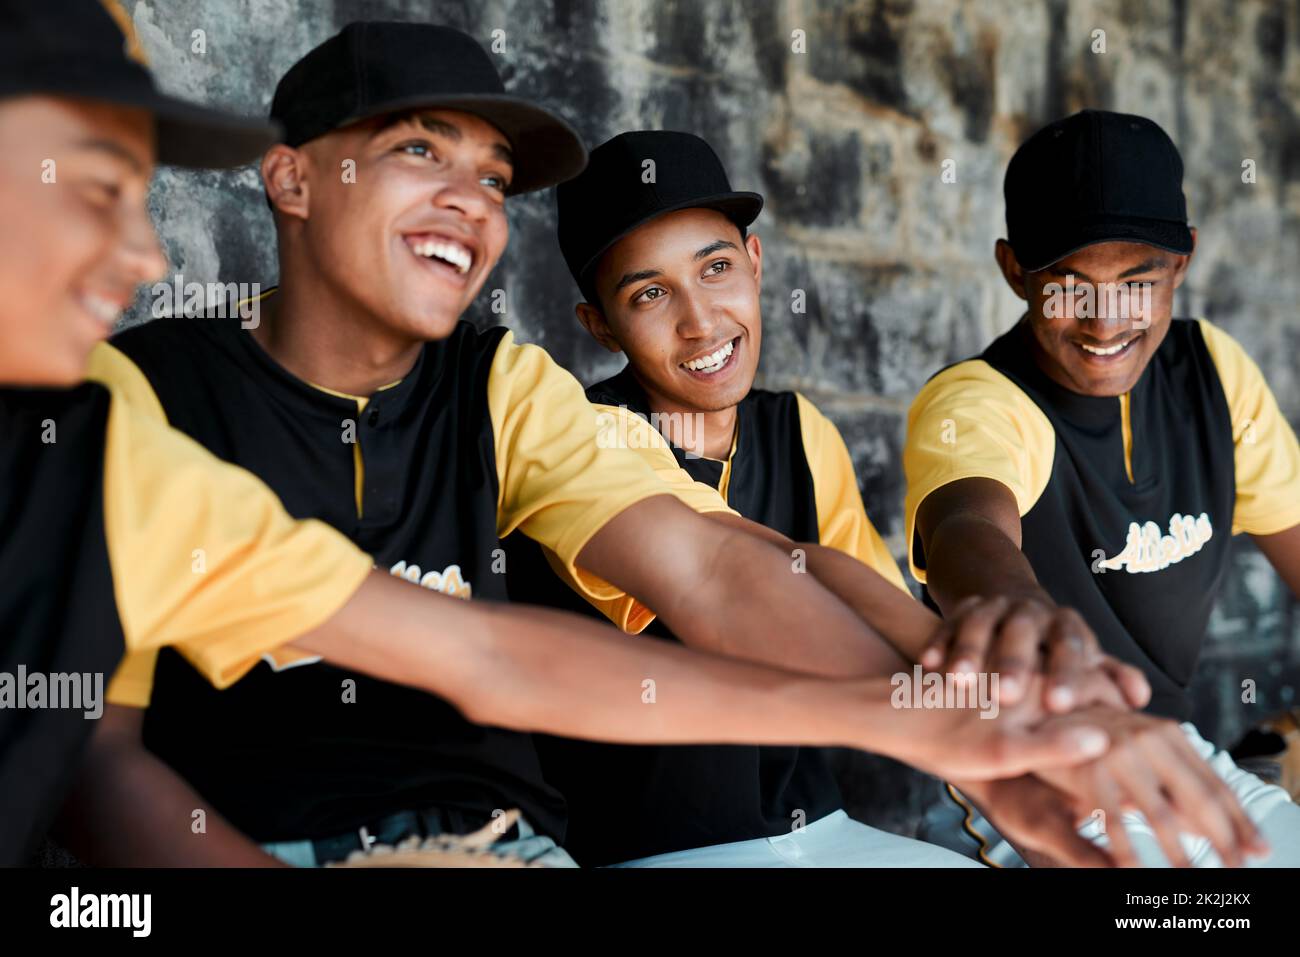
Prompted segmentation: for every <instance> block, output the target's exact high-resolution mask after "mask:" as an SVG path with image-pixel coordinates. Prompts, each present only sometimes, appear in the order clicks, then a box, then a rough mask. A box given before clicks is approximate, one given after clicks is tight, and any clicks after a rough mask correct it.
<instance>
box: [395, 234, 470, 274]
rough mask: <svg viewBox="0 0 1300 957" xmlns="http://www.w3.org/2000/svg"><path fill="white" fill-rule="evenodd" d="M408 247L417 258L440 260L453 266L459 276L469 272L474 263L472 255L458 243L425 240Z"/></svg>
mask: <svg viewBox="0 0 1300 957" xmlns="http://www.w3.org/2000/svg"><path fill="white" fill-rule="evenodd" d="M409 245H410V247H411V251H412V252H414V253H415V254H416V255H417V256H423V257H424V258H425V259H432V258H437V259H441V260H442V261H443V262H446V263H450V264H451V265H453V266H455V267H456V271H457V272H459V273H460V274H461V275H464V274H465V273H467V272H469V267H470V266H471V265H472V264H473V262H474V254H473V253H471V252H470V251H469V250H468V249H466V248H465V247H464V246H462V245H460V243H449V242H444V241H442V240H437V239H426V240H424V241H423V242H414V243H410V244H409Z"/></svg>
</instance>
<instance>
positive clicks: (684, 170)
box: [555, 130, 763, 299]
mask: <svg viewBox="0 0 1300 957" xmlns="http://www.w3.org/2000/svg"><path fill="white" fill-rule="evenodd" d="M647 160H653V161H654V165H653V167H650V166H647V164H646V161H647ZM651 169H653V171H654V175H653V177H648V176H647V175H646V174H647V172H648V171H649V170H651ZM647 178H649V179H651V180H652V181H651V182H646V180H647ZM555 198H556V210H557V214H558V215H557V220H558V227H557V228H558V231H559V240H560V251H561V252H562V253H563V254H564V261H565V262H566V263H568V266H569V272H571V273H573V278H574V280H575V281H576V282H577V283H578V287H579V288H580V289H582V291H583V294H584V295H585V296H587V297H588V299H591V297H592V296H593V295H594V291H593V289H592V287H591V279H592V274H593V273H594V272H595V269H596V265H597V264H598V263H599V262H600V258H601V257H602V256H603V255H605V253H607V252H609V250H610V248H611V247H613V246H614V244H615V243H617V242H618V241H619V240H620V239H622V238H623V237H624V236H626V235H627V234H628V233H630V232H632V230H634V229H636V228H637V227H639V226H642V225H644V224H645V223H647V222H649V221H650V220H652V219H654V218H655V217H657V216H662V215H663V214H664V213H671V212H676V211H677V210H680V209H695V208H703V209H716V210H717V211H718V212H720V213H722V214H723V215H725V216H726V217H727V218H728V219H730V220H731V221H732V222H733V223H735V224H736V226H737V227H739V228H740V230H741V231H742V232H743V231H744V230H745V229H746V228H747V227H748V226H749V224H750V223H752V222H753V221H754V220H755V219H757V218H758V214H759V212H761V211H762V209H763V197H762V196H760V195H759V194H758V193H745V192H737V191H735V190H733V189H732V188H731V183H730V181H729V180H728V179H727V171H726V170H725V169H723V167H722V161H721V160H720V159H718V154H717V153H715V152H713V147H711V146H709V144H708V143H706V142H705V141H704V140H702V139H700V137H698V136H695V135H694V134H692V133H679V132H674V131H672V130H635V131H632V132H628V133H620V134H619V135H618V136H615V137H614V138H613V139H611V140H607V141H606V142H604V143H602V144H600V145H599V146H597V147H596V148H595V149H594V150H592V151H591V160H590V162H589V163H588V164H587V168H586V169H585V170H584V171H583V173H582V175H580V176H578V177H576V178H575V179H572V180H570V181H569V182H567V183H562V184H561V185H560V187H559V189H557V190H556V191H555Z"/></svg>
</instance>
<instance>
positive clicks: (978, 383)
mask: <svg viewBox="0 0 1300 957" xmlns="http://www.w3.org/2000/svg"><path fill="white" fill-rule="evenodd" d="M1055 453H1056V434H1055V432H1054V430H1053V429H1052V424H1051V422H1050V421H1048V419H1047V416H1046V415H1044V414H1043V411H1042V410H1041V409H1039V408H1038V406H1036V405H1035V404H1034V403H1033V401H1032V400H1031V399H1030V398H1029V397H1028V396H1027V395H1025V394H1024V393H1023V392H1022V391H1021V390H1020V389H1019V387H1017V386H1016V385H1015V383H1013V382H1012V381H1011V380H1010V379H1008V378H1007V377H1006V376H1004V375H1002V373H1000V372H998V371H997V370H995V369H994V368H993V367H992V366H990V365H989V364H988V363H987V362H985V361H983V360H982V359H972V360H969V361H967V362H960V363H958V364H957V365H955V366H952V367H951V368H948V369H945V370H944V371H943V372H940V373H939V374H938V375H936V376H935V377H934V378H933V379H931V380H930V381H929V382H928V383H926V385H925V387H924V388H923V389H921V391H920V392H919V393H918V394H917V396H916V398H915V399H914V400H913V402H912V408H911V410H910V411H909V412H908V416H907V441H906V444H905V445H904V448H903V471H904V472H905V473H906V478H907V496H906V499H905V501H904V503H903V518H904V526H903V527H904V534H906V536H907V555H908V565H909V567H910V569H911V572H912V574H913V575H914V576H915V577H916V580H917V581H919V582H922V583H924V582H925V556H924V554H922V549H921V545H920V542H919V540H918V536H917V533H916V513H917V510H918V509H919V508H920V507H921V503H922V502H924V501H925V499H926V497H927V496H928V495H929V494H930V493H931V492H934V491H935V490H936V489H939V488H942V487H943V486H945V485H947V484H949V483H950V482H956V481H958V480H960V479H966V478H987V479H992V480H994V481H996V482H1001V483H1002V484H1003V485H1005V486H1006V487H1007V488H1008V489H1010V490H1011V493H1012V494H1013V495H1014V496H1015V498H1016V505H1017V508H1018V509H1019V511H1020V514H1021V515H1022V516H1023V515H1024V514H1025V513H1027V512H1028V511H1029V510H1030V509H1031V508H1033V506H1034V503H1035V502H1037V501H1038V498H1039V496H1040V495H1042V494H1043V489H1045V488H1046V487H1047V481H1048V479H1049V478H1050V477H1051V474H1052V461H1053V458H1054V457H1055Z"/></svg>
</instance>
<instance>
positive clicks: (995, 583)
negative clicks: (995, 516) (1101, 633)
mask: <svg viewBox="0 0 1300 957" xmlns="http://www.w3.org/2000/svg"><path fill="white" fill-rule="evenodd" d="M925 558H926V587H927V588H928V589H929V592H930V595H931V597H933V598H934V600H935V603H936V604H937V605H938V606H939V607H940V609H942V610H943V611H944V613H945V614H947V613H949V612H950V611H951V609H952V608H953V607H954V606H955V605H956V604H957V603H958V602H960V601H961V600H962V599H963V598H966V597H967V596H969V595H980V596H990V595H1006V596H1008V597H1013V598H1030V597H1032V598H1038V599H1040V600H1042V601H1045V602H1047V603H1048V604H1055V602H1053V601H1052V598H1051V596H1049V595H1048V594H1047V592H1046V591H1044V589H1043V587H1042V586H1041V585H1040V584H1039V583H1038V577H1037V576H1036V575H1035V574H1034V569H1033V567H1032V566H1031V565H1030V564H1029V560H1028V559H1027V558H1025V554H1024V552H1022V551H1021V550H1020V546H1019V545H1018V544H1017V543H1016V542H1014V541H1012V540H1011V539H1010V538H1008V537H1007V534H1006V533H1005V532H1003V531H1002V529H1000V528H999V527H998V526H997V525H996V524H994V523H993V522H992V521H989V520H988V519H986V518H984V517H982V516H980V515H977V514H974V513H957V514H953V515H950V516H948V517H946V518H944V519H943V521H941V522H940V523H939V524H938V525H937V526H936V527H935V529H934V532H933V534H932V535H931V536H930V541H929V544H928V545H927V547H926V550H925Z"/></svg>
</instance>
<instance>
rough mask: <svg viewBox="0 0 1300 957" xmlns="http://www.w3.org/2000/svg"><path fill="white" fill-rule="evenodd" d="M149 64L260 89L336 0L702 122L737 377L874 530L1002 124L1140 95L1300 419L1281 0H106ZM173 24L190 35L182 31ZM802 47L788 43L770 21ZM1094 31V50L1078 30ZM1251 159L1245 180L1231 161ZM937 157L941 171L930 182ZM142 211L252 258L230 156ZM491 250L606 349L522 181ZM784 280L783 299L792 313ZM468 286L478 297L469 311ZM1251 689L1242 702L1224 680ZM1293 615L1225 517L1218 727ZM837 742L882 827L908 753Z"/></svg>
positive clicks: (906, 810)
mask: <svg viewBox="0 0 1300 957" xmlns="http://www.w3.org/2000/svg"><path fill="white" fill-rule="evenodd" d="M127 6H128V8H131V9H133V11H134V17H135V23H136V26H137V28H138V31H139V33H140V36H141V39H142V41H143V43H144V46H145V48H146V49H147V51H148V52H149V54H150V56H151V58H152V60H153V63H154V65H155V67H156V69H157V71H158V73H159V75H160V77H161V81H162V83H163V84H164V85H165V86H167V87H169V88H171V89H173V90H176V91H179V92H182V93H185V94H188V95H190V96H192V97H196V98H199V99H203V100H208V101H212V102H217V103H222V104H225V105H228V106H232V107H237V108H241V109H243V110H244V111H247V112H253V113H260V112H264V111H265V109H266V108H267V105H268V104H269V101H270V97H271V92H272V89H273V87H274V84H275V81H276V79H277V78H278V77H279V75H280V74H281V73H282V72H283V71H284V70H285V69H286V68H287V67H288V66H289V65H290V64H291V63H292V62H293V61H294V60H295V59H296V58H297V57H298V56H300V55H301V54H302V53H303V52H304V51H306V50H307V49H308V48H309V47H311V46H312V45H314V44H315V43H318V42H319V41H321V40H323V39H325V38H326V37H327V36H329V35H330V34H332V33H334V32H335V31H336V30H337V29H338V28H339V27H340V26H341V25H342V24H343V23H345V22H347V21H349V20H353V19H359V18H391V19H423V20H432V21H437V22H444V23H448V24H451V25H454V26H458V27H460V28H462V29H464V30H467V31H468V32H470V33H472V34H473V35H475V36H476V37H478V38H479V39H480V40H482V41H483V42H485V43H487V42H489V41H490V39H491V36H492V31H494V30H498V29H499V30H504V31H505V34H504V35H505V41H506V43H505V51H504V53H503V54H501V55H500V63H501V69H502V70H503V72H504V74H505V76H506V79H507V83H509V84H511V85H512V86H513V87H514V88H515V89H517V90H526V91H528V92H530V93H532V94H534V95H536V96H538V97H539V98H541V99H543V100H544V101H546V102H548V103H549V104H551V105H553V106H554V107H556V108H557V109H559V111H560V112H561V113H563V114H564V115H565V116H566V117H567V118H569V119H570V121H572V122H573V123H574V124H575V126H577V128H578V129H579V130H581V131H582V133H583V134H584V135H585V136H586V137H587V139H588V141H589V142H591V143H593V144H594V143H596V142H599V141H601V140H603V139H605V138H606V137H608V136H611V135H613V134H615V133H617V132H619V131H621V130H625V129H629V128H643V127H667V128H675V129H684V130H690V131H694V132H697V133H700V134H703V135H705V136H707V137H708V138H709V139H710V141H711V142H712V143H713V145H714V146H715V148H716V149H717V150H718V152H719V154H720V155H721V156H722V158H723V160H724V162H725V163H726V164H727V165H728V168H729V170H730V173H731V177H732V181H733V182H734V183H735V184H736V186H737V187H738V188H742V189H746V188H747V189H756V190H758V191H760V192H762V193H764V194H765V195H766V197H767V200H768V205H767V208H766V210H765V211H764V213H763V215H762V217H761V218H760V220H759V221H758V223H757V226H756V228H757V230H758V231H759V233H760V234H761V236H762V238H763V241H764V243H765V244H766V248H767V274H766V276H765V302H764V305H765V319H766V327H765V338H766V342H765V345H766V348H765V350H764V355H763V364H762V378H763V384H765V385H767V386H769V387H774V388H798V389H801V390H803V391H804V392H805V393H806V394H807V395H809V397H810V398H812V399H813V400H814V401H815V402H817V403H819V404H820V405H821V406H822V407H823V408H824V409H825V410H826V411H827V413H828V414H830V415H831V416H832V418H833V419H834V420H835V421H836V422H837V423H838V424H839V425H840V427H841V428H842V429H843V431H844V434H845V437H846V439H847V440H848V443H849V446H850V448H851V450H852V452H853V456H854V460H855V462H856V464H857V466H858V469H859V478H860V480H861V482H862V485H863V487H864V494H865V497H866V501H867V506H868V510H869V513H870V514H871V515H872V517H873V519H874V520H875V521H876V523H877V525H878V526H879V527H880V529H881V531H882V532H883V533H884V534H885V535H886V536H888V537H889V540H890V542H891V543H892V544H893V546H894V548H895V551H896V553H897V554H899V555H901V553H902V545H903V543H902V522H901V503H902V495H903V490H902V478H901V469H900V461H899V456H900V449H901V443H902V438H903V426H904V418H905V414H906V409H907V406H908V403H909V400H910V399H911V397H912V396H913V395H914V394H915V392H916V390H917V389H918V388H919V387H920V385H921V384H922V383H923V382H924V381H925V380H926V378H927V377H929V376H930V375H931V374H932V373H933V372H935V371H936V370H937V369H939V368H940V367H942V366H943V365H945V364H947V363H949V362H952V361H955V360H957V359H961V358H964V357H966V356H968V355H970V354H972V353H973V352H976V351H978V350H979V349H980V348H981V347H982V345H983V344H984V343H985V342H986V341H988V340H989V339H990V338H991V337H992V336H993V335H994V334H996V333H997V332H999V331H1001V330H1003V329H1005V328H1007V327H1009V326H1010V324H1011V323H1013V322H1014V321H1015V319H1016V318H1017V316H1018V315H1019V312H1018V309H1017V304H1016V301H1015V300H1014V298H1013V297H1012V296H1011V294H1010V292H1009V291H1008V290H1007V289H1006V288H1005V286H1004V285H1003V283H1002V280H1001V278H1000V276H999V274H998V273H997V270H996V267H995V265H994V262H993V258H992V248H993V242H994V240H995V239H996V238H997V237H998V236H1000V235H1002V232H1003V220H1002V214H1003V209H1002V200H1001V179H1002V173H1003V170H1004V168H1005V164H1006V162H1007V160H1008V158H1009V157H1010V155H1011V152H1012V150H1013V149H1014V148H1015V146H1016V144H1017V143H1018V142H1019V141H1020V140H1021V139H1022V138H1023V137H1024V136H1026V135H1027V134H1028V133H1030V132H1031V131H1033V130H1034V129H1036V128H1037V127H1038V126H1040V125H1042V124H1043V123H1045V122H1047V121H1048V120H1051V119H1053V118H1055V117H1057V116H1060V115H1063V114H1066V113H1068V112H1072V111H1074V110H1076V109H1079V108H1082V107H1087V106H1092V107H1102V108H1110V109H1116V110H1122V111H1127V112H1135V113H1142V114H1145V115H1147V116H1150V117H1152V118H1154V119H1155V120H1157V121H1158V122H1160V123H1161V124H1162V125H1164V127H1165V128H1166V129H1167V130H1168V131H1169V132H1170V133H1171V134H1172V135H1173V137H1174V139H1175V141H1176V142H1178V144H1179V145H1180V147H1181V149H1182V152H1183V156H1184V159H1185V162H1186V166H1187V184H1186V191H1187V195H1188V201H1189V205H1190V209H1191V213H1192V217H1193V220H1194V222H1195V224H1196V225H1197V226H1199V228H1200V246H1199V250H1198V253H1197V260H1196V263H1195V265H1194V267H1193V270H1192V274H1191V279H1190V281H1189V283H1188V285H1187V287H1186V288H1185V290H1184V291H1183V292H1182V294H1181V295H1180V297H1179V307H1180V309H1179V311H1180V312H1181V313H1183V314H1192V315H1204V316H1208V317H1209V318H1211V319H1213V320H1215V321H1217V322H1219V323H1222V324H1223V325H1224V326H1225V327H1226V328H1227V329H1228V330H1229V331H1231V332H1232V333H1234V334H1235V335H1237V336H1239V337H1240V338H1241V339H1242V340H1243V341H1244V342H1245V344H1246V346H1247V347H1248V349H1249V350H1250V352H1251V353H1252V354H1253V355H1254V356H1255V357H1256V358H1257V359H1258V360H1259V362H1260V363H1261V365H1262V366H1263V367H1264V369H1265V371H1266V373H1267V375H1268V377H1269V380H1270V381H1271V383H1272V384H1273V386H1274V388H1275V390H1276V392H1277V395H1278V398H1279V399H1280V401H1281V403H1282V405H1283V407H1284V409H1285V410H1286V412H1287V413H1288V415H1289V416H1290V417H1291V419H1292V421H1293V422H1295V421H1297V420H1300V373H1298V372H1297V363H1296V351H1297V346H1300V313H1297V310H1296V306H1295V304H1296V302H1297V301H1300V269H1297V268H1296V267H1297V265H1298V264H1300V118H1298V117H1297V109H1298V106H1297V104H1300V3H1298V2H1295V0H1289V2H1282V0H1279V2H1265V0H1240V2H1238V0H1205V2H1200V0H1152V2H1145V3H1141V2H1139V3H1133V2H1119V0H1074V2H1070V0H1034V2H1009V0H1008V2H997V0H982V2H957V0H915V2H913V0H859V2H816V0H781V2H773V0H757V2H742V0H704V2H652V0H560V2H557V3H555V4H545V3H537V2H532V0H487V2H482V3H470V2H454V0H445V2H442V0H438V2H428V0H420V2H417V0H370V2H366V0H335V2H326V0H255V2H239V3H235V2H220V3H218V2H211V0H166V2H164V0H134V3H133V5H132V2H131V0H128V4H127ZM194 30H203V31H205V39H206V46H207V48H206V51H205V52H204V53H203V54H202V55H197V54H195V53H193V52H192V49H191V44H192V37H193V31H194ZM796 30H799V31H803V34H802V35H803V37H804V38H805V39H806V47H805V52H801V53H799V52H794V51H793V50H792V43H793V38H794V36H795V35H794V33H793V31H796ZM1096 30H1102V31H1104V32H1105V52H1094V50H1093V46H1094V45H1095V43H1096V37H1095V35H1094V31H1096ZM1245 159H1252V160H1254V161H1255V164H1256V170H1257V182H1255V183H1254V184H1245V183H1243V182H1242V176H1241V173H1242V162H1243V160H1245ZM945 160H952V161H953V162H954V163H955V171H956V174H957V181H956V182H955V183H943V182H941V179H940V173H941V170H942V164H943V163H944V161H945ZM154 200H155V212H156V214H157V218H158V222H159V224H160V227H161V229H162V232H163V235H164V236H165V238H166V242H167V247H168V250H169V252H170V254H171V257H172V261H173V266H174V269H175V270H179V271H181V272H183V273H184V274H185V275H186V277H187V278H191V279H199V280H202V281H207V280H212V279H217V278H220V279H222V280H224V281H238V282H254V281H260V282H262V283H263V284H269V283H271V282H273V281H274V279H275V273H276V269H275V258H274V245H273V240H272V228H271V222H270V218H269V215H268V213H267V211H266V209H265V206H264V204H263V203H262V200H261V193H260V187H259V185H258V179H257V175H256V173H255V171H253V170H252V169H251V168H249V169H245V170H242V171H238V172H234V173H229V174H180V173H173V172H170V171H165V172H163V173H162V174H161V175H160V176H159V179H158V184H157V187H156V192H155V197H154ZM511 207H512V208H511V213H510V215H511V224H512V229H513V237H512V242H511V246H510V251H509V253H508V254H507V256H506V257H505V260H504V261H503V262H502V264H501V265H500V267H499V268H498V269H497V272H496V273H495V275H494V276H493V277H492V278H491V279H490V280H489V282H488V288H489V289H492V288H503V289H505V290H507V293H508V301H509V304H510V305H509V309H510V311H509V314H508V315H507V316H506V317H505V320H506V321H507V322H508V323H509V324H510V325H511V326H513V327H514V328H515V329H516V330H518V332H519V333H520V334H521V337H522V338H524V339H527V340H531V341H535V342H539V343H541V344H543V345H545V346H546V347H547V348H548V349H550V350H551V351H552V353H553V354H554V355H555V356H556V357H557V358H558V359H559V360H560V361H561V362H563V363H564V364H565V365H567V366H568V367H569V368H570V369H571V370H572V371H573V372H574V373H575V374H577V375H578V376H579V378H582V379H586V380H590V379H591V378H592V377H595V376H601V375H605V374H609V373H611V372H612V371H614V369H615V368H616V366H617V365H618V362H617V360H612V359H611V357H610V356H608V355H607V354H606V353H604V352H603V351H601V350H599V349H598V348H597V347H596V346H595V345H594V343H592V342H591V341H590V340H589V339H588V338H587V337H586V336H585V335H584V334H581V330H580V329H579V327H578V326H577V324H576V322H575V320H574V319H573V316H572V305H573V303H574V301H575V297H576V290H575V289H574V288H573V287H572V284H571V282H570V279H569V277H568V274H567V272H566V271H565V269H564V266H563V263H562V261H561V258H560V255H559V252H558V250H557V248H556V245H555V241H554V236H553V219H554V217H553V207H552V198H551V196H550V195H549V194H543V195H540V196H531V197H526V198H522V199H519V200H515V201H513V202H512V204H511ZM796 289H802V290H805V291H806V294H807V303H808V308H807V312H806V314H795V313H793V312H792V310H791V295H792V292H793V290H796ZM486 301H487V298H486V293H485V295H484V297H483V304H482V305H481V306H480V308H479V310H478V311H477V315H476V318H477V319H479V320H481V321H483V322H485V323H490V322H492V321H493V320H494V319H497V318H499V317H493V316H492V315H491V314H490V313H489V312H488V311H487V309H486V306H485V303H486ZM1245 678H1252V679H1255V680H1256V681H1257V682H1258V686H1259V701H1258V703H1257V704H1254V705H1244V704H1242V702H1241V700H1240V698H1241V694H1240V685H1241V681H1242V680H1243V679H1245ZM1297 682H1300V620H1298V618H1297V613H1296V606H1295V605H1294V604H1293V603H1291V602H1290V601H1288V600H1286V598H1285V595H1284V592H1283V590H1282V588H1281V587H1280V585H1279V583H1278V581H1277V580H1276V577H1275V576H1274V575H1272V573H1271V571H1270V570H1269V568H1268V566H1267V564H1266V563H1265V562H1264V561H1263V559H1262V558H1261V556H1260V555H1259V554H1258V553H1257V552H1256V551H1254V550H1253V548H1252V547H1250V546H1249V544H1248V543H1243V545H1242V547H1240V548H1239V549H1238V555H1237V556H1236V559H1235V567H1234V571H1233V574H1232V575H1231V576H1230V580H1229V582H1228V585H1227V587H1226V589H1225V591H1224V596H1223V601H1222V602H1221V604H1220V609H1219V611H1218V613H1217V614H1216V616H1215V620H1214V626H1213V634H1212V635H1211V636H1210V638H1209V640H1208V642H1207V646H1206V654H1205V663H1204V666H1203V668H1202V670H1201V673H1200V675H1199V677H1198V679H1197V690H1198V693H1199V695H1200V705H1199V714H1198V717H1199V719H1200V721H1201V723H1202V725H1203V729H1204V730H1205V731H1206V732H1207V734H1210V735H1212V736H1214V737H1216V738H1217V739H1218V740H1220V741H1221V742H1228V741H1230V740H1231V739H1233V738H1234V737H1235V736H1236V735H1237V734H1238V733H1239V732H1240V731H1241V730H1242V729H1243V728H1244V727H1246V726H1247V725H1249V724H1250V723H1252V722H1254V721H1255V720H1257V719H1258V718H1260V717H1263V716H1264V714H1265V713H1267V712H1269V711H1272V710H1275V709H1276V708H1277V707H1279V706H1281V705H1283V704H1288V703H1291V702H1292V700H1293V696H1294V688H1295V687H1296V685H1297ZM870 767H872V765H870V764H868V763H867V762H865V761H861V760H857V761H853V762H850V768H849V772H848V777H847V779H848V781H849V783H850V786H851V788H852V791H853V799H854V805H855V809H856V810H857V811H858V813H861V814H862V815H864V816H866V817H868V818H869V819H871V820H875V821H879V822H882V823H885V824H887V825H892V826H895V827H897V828H900V829H907V828H909V827H910V826H911V822H912V820H913V819H914V816H915V813H914V812H915V810H916V808H917V807H918V806H919V804H920V803H921V801H922V800H923V797H925V798H928V794H929V792H928V790H925V789H924V788H923V786H922V782H921V779H920V778H919V777H918V776H911V775H905V774H901V773H898V772H891V773H889V774H885V775H872V774H869V773H868V769H869V768H870Z"/></svg>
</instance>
